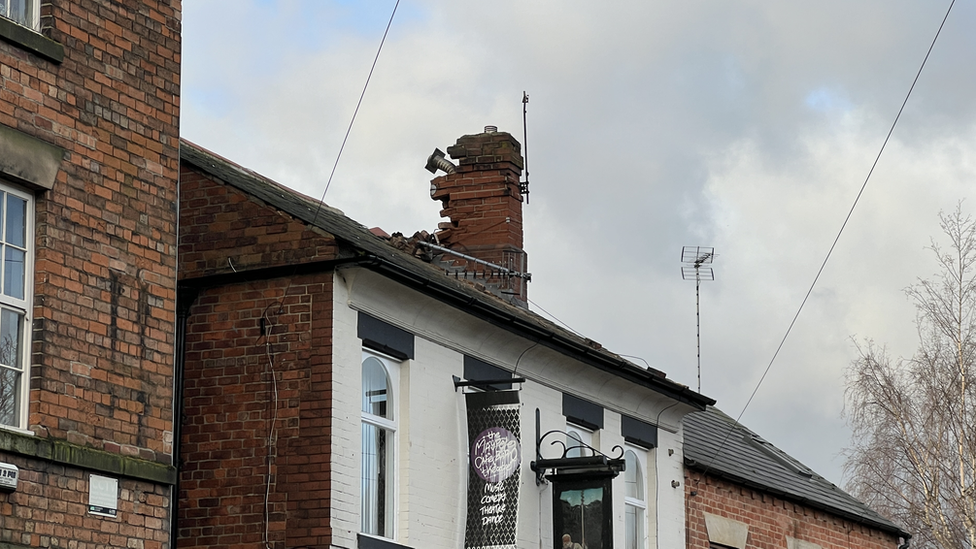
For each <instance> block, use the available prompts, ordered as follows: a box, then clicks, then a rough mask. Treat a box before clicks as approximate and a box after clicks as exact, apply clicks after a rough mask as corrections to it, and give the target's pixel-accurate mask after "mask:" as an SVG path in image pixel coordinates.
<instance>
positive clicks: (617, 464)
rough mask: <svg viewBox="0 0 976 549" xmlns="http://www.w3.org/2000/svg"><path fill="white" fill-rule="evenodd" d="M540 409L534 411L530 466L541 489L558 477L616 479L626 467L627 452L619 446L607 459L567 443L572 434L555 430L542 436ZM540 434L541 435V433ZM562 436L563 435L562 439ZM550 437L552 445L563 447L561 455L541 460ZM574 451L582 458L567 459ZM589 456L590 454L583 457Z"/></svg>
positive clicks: (579, 444) (591, 449) (580, 445)
mask: <svg viewBox="0 0 976 549" xmlns="http://www.w3.org/2000/svg"><path fill="white" fill-rule="evenodd" d="M539 414H540V413H539V409H538V408H536V409H535V461H532V462H531V463H530V464H529V467H530V468H531V469H532V470H533V471H535V484H536V486H541V485H543V484H546V483H547V482H548V481H549V480H552V479H553V478H555V477H558V478H560V479H563V478H567V477H573V478H585V477H594V478H595V477H605V476H610V477H616V476H617V475H618V474H619V473H620V472H621V471H623V470H624V469H625V468H626V462H625V461H624V459H623V457H624V449H623V447H622V446H620V445H619V444H617V445H614V447H613V448H612V449H611V451H612V452H614V453H615V454H616V455H615V456H608V455H607V454H604V453H603V452H601V451H600V450H597V449H596V448H594V447H592V446H590V445H589V444H586V443H585V442H582V441H579V440H577V441H576V442H577V444H568V443H567V442H566V441H567V440H568V439H569V438H570V437H569V433H567V432H565V431H561V430H559V429H552V430H551V431H546V432H545V433H541V431H542V429H541V427H540V419H539ZM540 433H541V434H540ZM559 435H562V436H559ZM547 438H551V439H552V440H550V441H549V446H556V445H559V446H561V447H562V452H561V455H560V456H559V457H558V458H544V457H542V446H543V443H544V441H545V440H546V439H547ZM573 450H578V451H579V452H580V454H581V455H580V456H579V457H568V455H569V453H570V452H571V451H573ZM586 453H589V454H590V455H588V456H587V455H582V454H586Z"/></svg>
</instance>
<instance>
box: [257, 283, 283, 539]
mask: <svg viewBox="0 0 976 549" xmlns="http://www.w3.org/2000/svg"><path fill="white" fill-rule="evenodd" d="M275 305H277V306H279V307H281V305H282V303H281V302H275V303H272V304H271V305H268V306H267V307H265V309H264V313H263V314H262V315H261V319H262V320H263V321H264V327H265V329H266V332H265V334H264V354H265V357H266V358H267V359H268V372H269V373H270V374H271V407H272V412H271V424H270V426H269V427H268V441H267V447H268V456H267V464H268V473H267V476H266V477H265V484H264V546H265V549H271V540H270V528H271V509H270V507H271V484H272V482H271V479H272V474H271V468H272V466H273V465H274V462H275V459H276V458H277V456H278V448H277V440H276V432H275V426H276V425H277V423H278V375H277V374H276V373H275V369H274V353H273V352H272V350H271V334H272V333H274V328H275V323H274V321H273V320H271V317H269V316H268V311H269V310H270V309H271V307H274V306H275Z"/></svg>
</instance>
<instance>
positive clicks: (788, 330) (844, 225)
mask: <svg viewBox="0 0 976 549" xmlns="http://www.w3.org/2000/svg"><path fill="white" fill-rule="evenodd" d="M955 3H956V0H952V1H951V2H950V3H949V8H948V9H947V10H946V14H945V17H943V18H942V23H941V24H939V30H937V31H936V32H935V36H934V37H933V38H932V43H931V44H929V49H928V51H926V52H925V57H924V58H923V59H922V64H921V65H919V67H918V71H917V72H916V73H915V79H914V80H912V85H911V87H909V88H908V93H907V94H905V100H904V101H902V103H901V107H900V108H899V109H898V114H897V115H895V120H894V121H893V122H892V123H891V128H889V129H888V135H886V136H885V139H884V142H883V143H882V144H881V149H880V150H879V151H878V154H877V156H876V157H875V158H874V163H873V164H871V169H870V170H868V175H867V177H865V178H864V183H862V184H861V189H860V190H859V191H858V192H857V196H855V197H854V203H853V204H851V209H850V211H848V212H847V217H845V218H844V222H843V223H842V224H841V226H840V230H839V231H837V236H836V237H834V241H833V243H832V244H831V245H830V249H829V250H827V255H826V256H825V257H824V259H823V263H821V264H820V269H819V270H817V275H816V276H815V277H813V282H812V283H811V284H810V288H809V289H808V290H807V293H806V295H804V296H803V301H801V302H800V306H799V308H797V310H796V314H795V315H793V320H791V321H790V325H789V327H787V328H786V333H785V334H783V339H781V340H780V342H779V346H777V347H776V352H774V353H773V357H772V358H771V359H770V361H769V364H768V365H767V366H766V369H765V370H764V371H763V374H762V376H761V377H760V378H759V382H758V383H757V384H756V388H755V389H753V391H752V394H751V395H749V400H747V401H746V404H745V406H743V407H742V411H741V412H739V415H738V416H737V417H736V418H735V424H734V425H733V426H732V427H731V428H730V429H729V432H728V433H726V435H725V438H723V439H722V444H721V445H720V446H719V448H718V450H716V452H715V454H714V455H712V457H711V459H709V461H708V464H707V465H706V466H705V473H708V470H709V469H710V468H711V466H712V463H713V462H714V460H715V456H717V455H718V454H720V453H721V452H722V449H724V448H725V443H726V442H728V440H729V436H731V435H732V431H733V430H734V429H735V428H736V427H738V426H739V425H740V424H739V420H740V419H742V415H743V414H745V413H746V410H747V409H748V408H749V405H750V404H752V400H753V399H754V398H755V396H756V393H758V392H759V388H760V387H761V386H762V384H763V381H765V380H766V375H767V374H769V370H770V369H771V368H772V367H773V364H774V363H775V362H776V357H778V356H779V352H780V351H781V350H782V349H783V345H785V344H786V340H787V338H789V337H790V333H791V332H792V331H793V326H795V325H796V320H797V318H799V316H800V312H801V311H803V307H804V306H805V305H806V303H807V300H808V299H809V298H810V294H812V293H813V289H814V288H815V287H816V285H817V282H818V281H819V280H820V275H822V274H823V272H824V269H825V268H826V267H827V261H828V260H829V259H830V256H831V255H832V254H833V253H834V248H836V247H837V242H838V241H839V240H840V237H841V235H842V234H843V233H844V229H845V228H847V223H848V222H849V221H850V219H851V216H853V215H854V208H856V207H857V204H858V202H860V200H861V195H863V194H864V189H865V188H867V186H868V181H870V180H871V176H872V175H873V174H874V169H875V168H876V167H877V165H878V162H879V161H880V160H881V155H882V154H883V153H884V150H885V147H887V146H888V141H889V140H890V139H891V135H892V133H894V131H895V126H897V125H898V120H899V119H900V118H901V113H902V112H903V111H904V110H905V105H907V104H908V99H909V98H910V97H911V96H912V91H913V90H914V89H915V84H917V83H918V79H919V77H920V76H921V75H922V69H924V68H925V63H926V62H927V61H928V60H929V55H930V54H931V53H932V49H933V48H934V47H935V43H936V41H938V39H939V35H940V34H941V33H942V28H943V27H944V26H945V23H946V21H947V20H948V19H949V13H950V12H951V11H952V6H953V5H954V4H955ZM703 474H704V473H703Z"/></svg>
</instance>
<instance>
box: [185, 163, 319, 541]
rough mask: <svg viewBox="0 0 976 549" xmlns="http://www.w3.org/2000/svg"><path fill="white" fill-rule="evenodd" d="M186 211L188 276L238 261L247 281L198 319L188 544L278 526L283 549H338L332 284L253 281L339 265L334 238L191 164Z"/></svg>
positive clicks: (191, 365) (189, 345)
mask: <svg viewBox="0 0 976 549" xmlns="http://www.w3.org/2000/svg"><path fill="white" fill-rule="evenodd" d="M181 201H182V204H183V208H182V209H181V227H180V230H181V240H180V250H181V265H183V266H185V268H184V269H181V275H182V274H183V273H186V274H187V276H192V277H193V278H199V277H201V276H205V275H207V274H215V273H225V274H226V272H228V271H230V268H229V267H228V266H227V265H228V263H227V259H228V258H230V259H231V261H232V263H233V264H234V265H235V268H236V269H237V270H238V271H239V272H243V273H245V274H244V275H243V279H244V281H243V282H240V283H233V284H226V285H223V286H219V287H213V288H209V289H206V290H204V291H202V292H201V293H200V294H199V296H198V297H197V298H196V300H195V302H194V305H193V306H192V308H191V309H190V312H189V317H188V320H187V327H186V334H187V335H186V355H185V358H186V360H185V366H184V376H185V377H184V380H185V381H184V387H185V392H184V399H185V400H184V418H185V420H184V421H185V422H184V426H183V431H182V436H181V439H182V446H181V458H182V459H181V461H182V462H183V463H184V465H183V468H182V474H181V477H180V479H181V480H180V515H179V517H178V520H179V539H178V546H179V547H208V548H223V547H263V543H264V539H265V529H266V528H267V535H268V540H269V541H270V542H271V544H272V546H273V547H277V548H282V547H300V546H314V547H323V546H328V545H329V544H330V543H331V531H330V529H329V511H330V508H329V503H330V498H329V490H330V476H329V463H330V459H331V456H330V451H331V438H330V434H331V425H332V423H331V422H332V417H331V390H332V378H331V372H332V368H331V360H332V339H331V334H332V277H333V273H332V272H331V271H326V272H321V273H315V274H309V275H301V276H290V277H283V278H274V279H270V280H263V279H260V278H256V279H251V280H248V276H247V274H246V272H247V270H249V269H250V270H253V269H258V268H263V267H272V266H277V265H282V264H293V263H290V262H292V261H296V262H297V261H307V260H312V259H330V258H332V257H334V256H335V245H334V241H332V240H331V239H330V238H327V237H324V236H322V235H319V234H315V233H312V232H309V231H306V228H305V226H304V225H303V224H301V223H297V222H295V221H294V220H293V219H291V218H290V217H288V216H286V215H283V214H281V213H279V212H277V211H276V210H274V209H273V208H270V207H268V206H267V205H265V204H263V203H260V202H258V201H255V200H252V199H249V198H248V197H246V196H245V195H243V194H242V193H240V191H237V190H236V189H234V188H233V187H229V186H226V185H224V184H222V183H221V182H219V181H216V180H214V179H212V178H210V177H207V176H205V175H202V174H200V173H198V172H196V171H195V170H194V169H192V168H191V167H185V168H184V177H183V179H182V182H181ZM231 272H232V271H231ZM275 383H277V394H275ZM276 400H277V403H276V402H275V401H276ZM276 414H277V417H276ZM272 424H273V425H274V426H275V433H276V434H275V439H274V442H273V444H272V445H271V446H270V447H269V445H268V434H269V429H270V428H271V426H272ZM269 464H270V470H271V473H272V482H271V486H270V488H268V487H267V484H266V483H267V476H266V475H267V473H268V470H269ZM266 490H267V491H268V492H267V493H268V495H267V496H266ZM266 501H267V512H268V516H269V521H268V522H267V525H266V523H265V510H266V503H265V502H266Z"/></svg>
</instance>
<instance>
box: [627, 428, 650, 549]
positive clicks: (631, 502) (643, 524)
mask: <svg viewBox="0 0 976 549" xmlns="http://www.w3.org/2000/svg"><path fill="white" fill-rule="evenodd" d="M627 454H633V456H634V461H635V462H636V464H637V473H638V478H637V479H636V480H637V491H638V492H637V496H638V497H634V496H631V495H630V494H628V492H627V482H628V479H627V476H628V475H630V474H631V473H633V472H634V471H633V470H632V469H631V468H630V465H629V464H628V466H627V469H626V470H625V471H624V473H623V474H624V549H643V548H645V547H647V540H648V532H647V451H646V450H644V449H642V448H636V447H634V446H630V445H627V446H625V447H624V459H625V460H626V458H627ZM631 510H633V512H634V513H635V516H634V520H635V522H636V526H637V527H638V531H637V537H638V538H639V539H637V540H636V547H631V546H629V545H628V543H627V537H628V535H629V534H630V532H628V527H627V514H628V512H630V511H631Z"/></svg>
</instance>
